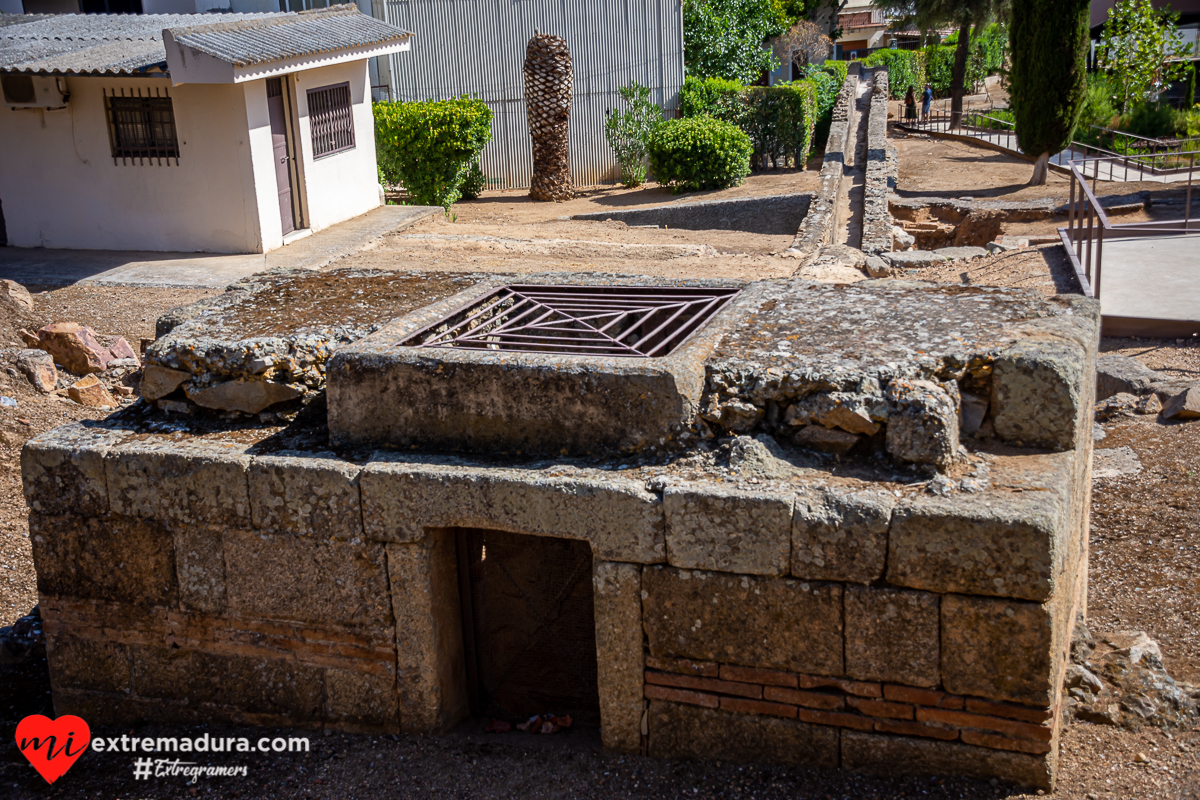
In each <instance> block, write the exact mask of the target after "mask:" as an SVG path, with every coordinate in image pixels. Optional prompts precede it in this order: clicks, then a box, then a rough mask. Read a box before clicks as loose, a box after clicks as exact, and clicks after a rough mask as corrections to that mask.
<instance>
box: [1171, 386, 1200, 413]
mask: <svg viewBox="0 0 1200 800" xmlns="http://www.w3.org/2000/svg"><path fill="white" fill-rule="evenodd" d="M1162 416H1163V419H1200V386H1192V387H1191V388H1189V389H1187V390H1185V391H1182V392H1180V393H1179V394H1177V395H1175V396H1174V397H1172V398H1171V399H1170V400H1169V401H1167V404H1166V405H1165V406H1164V407H1163V410H1162Z"/></svg>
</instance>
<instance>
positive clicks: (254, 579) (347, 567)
mask: <svg viewBox="0 0 1200 800" xmlns="http://www.w3.org/2000/svg"><path fill="white" fill-rule="evenodd" d="M224 544H225V595H226V598H227V603H228V608H229V610H230V611H231V612H233V613H236V614H241V615H244V616H250V617H257V618H264V617H265V618H267V619H276V620H293V621H297V622H312V623H318V624H321V625H325V626H339V625H340V626H344V627H346V628H349V629H351V630H353V631H355V632H357V633H359V634H360V635H365V636H368V637H370V638H373V639H378V640H381V641H383V640H388V639H390V638H391V636H390V635H389V633H388V632H389V631H390V629H391V627H392V614H391V608H390V604H389V602H388V580H387V566H386V564H385V558H384V551H383V546H382V545H380V544H378V543H375V542H363V541H361V540H351V541H345V540H339V539H332V538H331V539H318V538H316V537H303V538H301V537H297V536H291V535H288V534H266V533H260V532H258V531H247V530H240V529H233V528H230V529H228V530H226V531H225V535H224Z"/></svg>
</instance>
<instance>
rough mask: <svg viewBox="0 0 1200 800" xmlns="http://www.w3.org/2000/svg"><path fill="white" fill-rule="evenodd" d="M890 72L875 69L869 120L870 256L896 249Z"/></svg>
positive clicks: (866, 224)
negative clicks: (889, 123) (890, 198)
mask: <svg viewBox="0 0 1200 800" xmlns="http://www.w3.org/2000/svg"><path fill="white" fill-rule="evenodd" d="M887 114H888V72H887V70H886V69H884V68H879V69H876V70H875V76H874V79H873V84H872V87H871V111H870V118H869V119H868V121H867V164H866V183H865V186H864V190H863V232H862V247H861V248H859V249H861V250H862V251H863V252H864V253H866V254H867V255H869V256H873V255H879V254H880V253H890V252H891V250H892V226H893V224H894V223H893V221H892V215H891V212H890V211H889V210H888V193H889V191H891V190H893V189H895V188H896V170H897V164H896V153H895V151H894V150H892V149H890V148H889V147H888V140H887Z"/></svg>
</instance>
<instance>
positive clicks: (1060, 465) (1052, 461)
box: [887, 453, 1084, 600]
mask: <svg viewBox="0 0 1200 800" xmlns="http://www.w3.org/2000/svg"><path fill="white" fill-rule="evenodd" d="M996 463H997V465H996V466H995V467H994V468H993V476H992V483H993V485H996V486H1002V487H1003V488H1004V490H1003V491H987V492H984V493H978V492H977V493H972V494H963V493H960V494H952V495H949V496H947V497H939V496H936V495H919V496H916V497H913V498H911V499H908V500H906V501H904V502H903V503H900V504H899V505H898V506H897V507H896V509H895V511H894V512H893V514H892V525H891V531H890V535H889V545H888V570H887V579H888V581H889V582H891V583H894V584H896V585H897V586H906V587H909V588H913V589H925V590H928V591H932V592H962V593H969V594H981V595H990V596H993V597H1015V598H1020V599H1024V600H1045V599H1046V598H1048V597H1049V596H1050V595H1051V593H1052V592H1053V591H1054V588H1055V582H1056V579H1057V578H1058V576H1059V574H1060V572H1061V568H1062V559H1063V556H1064V554H1065V552H1066V545H1067V540H1068V538H1069V536H1070V530H1069V527H1070V525H1069V516H1070V513H1069V512H1070V504H1071V503H1073V502H1081V501H1084V498H1081V497H1078V496H1076V495H1075V494H1073V493H1072V491H1071V487H1072V484H1073V475H1072V470H1073V468H1074V456H1073V454H1070V453H1065V454H1054V455H1046V456H1031V457H1024V458H1020V459H1017V460H1016V461H1015V462H1011V463H1006V462H996ZM1013 489H1018V490H1020V491H1013Z"/></svg>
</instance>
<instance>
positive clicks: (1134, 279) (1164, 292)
mask: <svg viewBox="0 0 1200 800" xmlns="http://www.w3.org/2000/svg"><path fill="white" fill-rule="evenodd" d="M1198 254H1200V235H1191V236H1183V235H1180V236H1146V237H1140V236H1139V237H1128V238H1126V237H1122V238H1111V239H1107V238H1106V239H1105V240H1104V258H1103V262H1102V264H1101V267H1100V311H1101V313H1102V314H1103V315H1104V318H1105V333H1106V334H1108V335H1117V334H1116V333H1115V329H1114V327H1113V325H1112V324H1111V323H1118V321H1119V323H1118V324H1119V325H1120V327H1121V328H1122V330H1124V329H1125V328H1129V331H1130V332H1133V331H1135V330H1140V331H1143V332H1142V333H1140V334H1138V335H1143V336H1152V335H1159V336H1164V335H1165V336H1188V335H1191V334H1192V333H1194V332H1197V331H1200V257H1198ZM1110 321H1111V322H1110ZM1154 330H1158V331H1159V332H1158V333H1157V334H1155V333H1154V332H1153V331H1154ZM1126 335H1128V334H1126Z"/></svg>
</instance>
